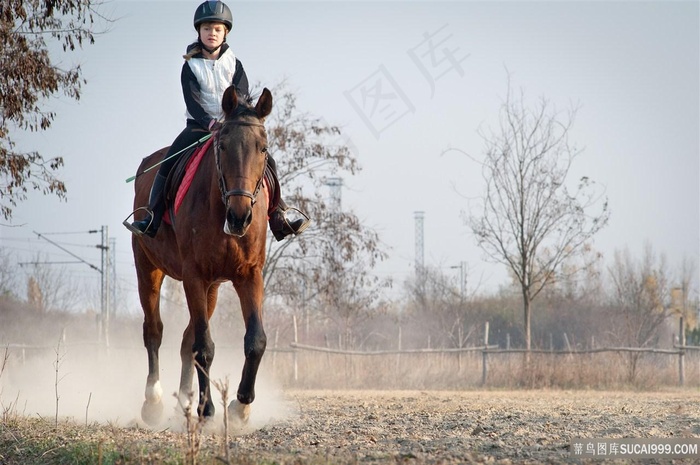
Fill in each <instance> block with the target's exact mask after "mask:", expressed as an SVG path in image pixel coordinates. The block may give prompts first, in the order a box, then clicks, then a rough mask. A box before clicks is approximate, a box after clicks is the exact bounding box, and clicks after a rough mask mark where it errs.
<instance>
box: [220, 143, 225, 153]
mask: <svg viewBox="0 0 700 465" xmlns="http://www.w3.org/2000/svg"><path fill="white" fill-rule="evenodd" d="M219 150H221V151H222V152H223V151H225V150H226V145H224V144H223V142H222V143H220V144H219Z"/></svg>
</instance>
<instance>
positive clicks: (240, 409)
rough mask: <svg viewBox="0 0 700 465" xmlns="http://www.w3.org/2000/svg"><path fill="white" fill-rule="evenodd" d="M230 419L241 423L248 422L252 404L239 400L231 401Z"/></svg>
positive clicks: (229, 405) (229, 408)
mask: <svg viewBox="0 0 700 465" xmlns="http://www.w3.org/2000/svg"><path fill="white" fill-rule="evenodd" d="M228 417H229V421H233V422H237V423H240V424H241V425H246V424H248V419H249V418H250V404H242V403H240V402H239V401H238V400H234V401H231V403H230V404H228Z"/></svg>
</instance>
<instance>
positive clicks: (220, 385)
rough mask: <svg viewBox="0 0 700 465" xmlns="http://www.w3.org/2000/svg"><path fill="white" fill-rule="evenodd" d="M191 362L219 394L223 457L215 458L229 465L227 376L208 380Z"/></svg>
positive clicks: (196, 363)
mask: <svg viewBox="0 0 700 465" xmlns="http://www.w3.org/2000/svg"><path fill="white" fill-rule="evenodd" d="M192 362H193V363H194V365H195V368H199V369H200V370H201V371H202V373H204V376H206V377H207V378H208V379H209V382H210V383H211V384H212V385H213V386H214V388H215V389H216V390H217V391H219V394H221V404H222V405H223V407H224V444H223V446H224V447H223V448H224V456H223V457H217V458H216V459H217V460H219V461H220V462H223V463H226V464H230V463H231V454H230V451H229V448H228V437H229V435H228V395H229V390H230V387H229V386H230V382H229V377H228V376H227V377H226V378H224V379H223V380H216V381H215V380H212V379H211V378H209V375H208V374H207V372H206V371H204V370H202V366H201V365H200V364H199V363H198V362H197V360H195V359H194V357H192Z"/></svg>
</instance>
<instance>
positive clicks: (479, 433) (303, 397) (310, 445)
mask: <svg viewBox="0 0 700 465" xmlns="http://www.w3.org/2000/svg"><path fill="white" fill-rule="evenodd" d="M285 397H286V398H287V399H288V401H289V402H290V403H291V404H292V405H291V408H292V410H293V411H296V413H293V414H291V415H289V416H288V418H286V419H284V420H282V421H278V422H275V421H272V422H271V423H269V424H268V425H266V426H263V427H262V428H260V429H258V430H256V431H254V432H252V433H249V434H246V435H240V436H236V437H234V438H232V440H231V442H230V446H231V454H232V456H233V457H242V456H243V457H248V458H249V459H252V460H253V461H263V462H266V461H269V462H273V463H280V464H282V463H446V464H453V463H454V464H457V463H503V464H506V463H533V464H534V463H571V462H573V463H579V462H577V461H576V460H574V459H573V458H572V457H571V456H570V453H569V448H570V446H569V445H570V440H571V438H572V437H590V438H622V437H631V438H671V437H673V438H678V437H694V438H698V437H700V407H699V406H700V403H699V401H700V393H698V392H697V391H693V392H688V391H676V392H661V393H648V392H591V391H507V392H505V391H504V392H498V391H488V392H486V391H476V392H446V391H442V392H435V391H430V392H419V391H410V392H409V391H341V392H338V391H296V392H294V391H292V392H287V393H286V394H285ZM253 405H255V404H253ZM595 462H596V463H600V461H599V460H597V461H595ZM625 463H627V462H625ZM640 463H642V461H640ZM643 463H650V461H649V460H647V461H645V462H643ZM651 463H694V461H693V460H691V459H675V461H673V462H672V461H671V460H665V461H663V460H661V461H656V462H651ZM695 463H696V462H695Z"/></svg>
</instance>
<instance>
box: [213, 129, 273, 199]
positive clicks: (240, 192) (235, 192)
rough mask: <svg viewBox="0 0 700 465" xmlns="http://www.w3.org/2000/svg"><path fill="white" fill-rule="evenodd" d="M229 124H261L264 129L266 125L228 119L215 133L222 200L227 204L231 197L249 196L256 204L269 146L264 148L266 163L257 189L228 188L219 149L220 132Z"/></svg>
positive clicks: (215, 152) (263, 176)
mask: <svg viewBox="0 0 700 465" xmlns="http://www.w3.org/2000/svg"><path fill="white" fill-rule="evenodd" d="M227 125H238V126H259V127H262V128H263V129H264V128H265V125H263V124H262V123H256V122H251V121H226V122H224V124H223V126H222V127H221V129H219V130H218V131H216V134H215V135H214V156H215V158H216V172H217V175H218V176H219V190H220V191H221V200H223V202H224V205H227V204H228V198H229V197H235V196H239V197H248V198H249V199H250V201H251V205H255V202H256V201H257V198H258V194H259V193H260V189H262V185H263V179H264V178H265V168H266V167H267V147H265V148H264V149H263V153H264V154H265V163H264V164H263V171H262V173H260V178H259V179H258V182H257V183H256V184H255V190H254V191H253V192H250V191H249V190H246V189H231V190H228V188H227V187H226V180H225V179H224V174H223V172H222V171H221V153H220V151H219V133H220V132H221V130H223V127H224V126H227Z"/></svg>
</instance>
